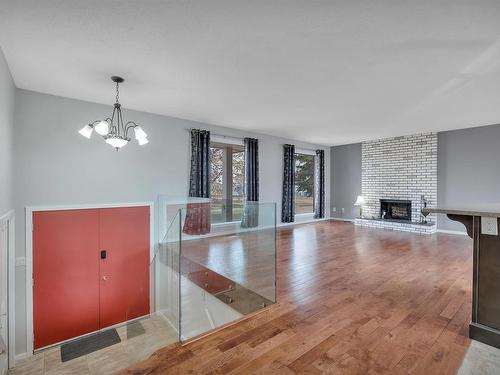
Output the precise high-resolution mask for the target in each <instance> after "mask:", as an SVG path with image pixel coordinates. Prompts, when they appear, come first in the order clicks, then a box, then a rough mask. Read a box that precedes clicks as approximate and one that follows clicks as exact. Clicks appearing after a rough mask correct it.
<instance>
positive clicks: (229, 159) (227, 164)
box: [210, 137, 245, 225]
mask: <svg viewBox="0 0 500 375" xmlns="http://www.w3.org/2000/svg"><path fill="white" fill-rule="evenodd" d="M212 148H219V149H222V150H223V157H222V197H220V198H219V197H218V198H216V199H221V200H222V202H224V205H223V209H222V220H221V223H217V224H227V223H234V222H237V221H234V220H233V216H234V215H233V204H232V203H233V198H234V195H233V182H234V179H233V174H234V171H233V154H234V150H235V149H236V150H237V152H245V146H244V142H243V140H234V139H226V138H222V137H213V138H212V139H211V140H210V149H212ZM229 151H231V152H229ZM210 152H211V154H210V168H212V150H211V151H210ZM244 178H245V177H244V176H243V179H244ZM210 197H211V199H214V197H213V196H212V187H210ZM217 224H216V225H217Z"/></svg>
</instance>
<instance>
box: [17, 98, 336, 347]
mask: <svg viewBox="0 0 500 375" xmlns="http://www.w3.org/2000/svg"><path fill="white" fill-rule="evenodd" d="M110 104H111V103H110ZM123 104H124V106H125V107H126V104H127V103H126V95H125V96H124V97H123ZM111 108H112V107H111V106H104V105H100V104H94V103H89V102H83V101H78V100H72V99H67V98H61V97H57V96H51V95H45V94H39V93H34V92H30V91H24V90H17V91H16V111H15V124H16V127H15V135H14V145H15V148H14V150H15V153H14V161H15V175H14V176H15V178H14V187H15V194H14V198H15V208H16V210H17V217H16V219H17V222H16V223H17V225H16V232H17V234H16V247H17V257H24V256H25V217H24V208H25V207H26V206H40V205H65V204H84V203H113V202H130V201H146V200H147V201H150V200H156V199H157V196H158V194H167V195H178V196H186V195H187V191H188V174H189V132H188V129H190V128H203V129H208V130H212V131H213V132H214V133H216V134H221V135H227V136H234V137H240V138H242V137H244V136H251V137H255V138H258V139H259V142H260V143H259V149H260V199H261V201H262V202H276V203H279V202H280V201H281V184H282V158H283V152H282V145H283V144H284V143H294V144H295V145H297V147H299V148H307V149H318V148H321V149H323V150H325V151H326V152H325V169H326V181H325V184H326V186H327V187H328V186H329V184H330V173H329V172H330V157H329V152H328V150H329V147H324V146H323V147H321V146H319V145H311V144H306V143H302V142H295V141H291V140H287V139H282V138H277V137H271V136H266V135H261V134H255V133H249V132H243V131H238V130H234V129H228V128H222V127H217V126H211V125H207V124H201V123H195V122H192V121H186V120H180V119H175V118H170V117H165V116H159V115H153V114H148V113H144V112H136V111H125V112H124V116H125V118H126V119H127V120H134V121H136V122H138V123H140V124H142V125H143V126H144V129H145V130H146V131H147V133H148V135H149V139H150V143H149V144H148V145H146V146H143V147H139V146H138V145H137V144H136V143H135V142H131V144H129V145H127V146H126V147H124V148H123V149H122V150H120V151H119V152H116V151H114V150H113V149H112V148H111V146H109V145H107V144H105V143H104V140H103V139H102V138H100V137H96V136H95V135H94V136H93V138H92V139H91V140H88V139H85V138H83V137H81V136H80V135H79V134H78V133H77V131H78V130H79V129H80V128H81V127H82V126H83V125H85V124H86V123H88V122H89V121H92V120H95V119H99V118H103V117H107V116H109V115H110V110H111ZM329 204H330V197H329V190H328V188H327V197H326V206H327V207H329ZM279 208H280V205H278V211H279ZM278 215H279V212H278ZM326 215H327V216H329V212H327V213H326ZM17 271H18V272H17V273H16V280H17V285H16V297H17V301H19V304H18V305H17V314H16V315H17V321H16V323H17V324H16V325H17V326H16V352H17V353H18V354H19V353H23V352H25V351H26V327H25V321H26V319H25V310H26V306H25V280H24V278H25V268H24V266H23V267H18V268H17Z"/></svg>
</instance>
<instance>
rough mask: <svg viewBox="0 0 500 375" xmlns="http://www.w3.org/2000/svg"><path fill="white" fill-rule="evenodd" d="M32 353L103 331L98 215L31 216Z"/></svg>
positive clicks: (76, 212)
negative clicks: (33, 341) (99, 330)
mask: <svg viewBox="0 0 500 375" xmlns="http://www.w3.org/2000/svg"><path fill="white" fill-rule="evenodd" d="M33 280H34V286H33V329H34V339H35V343H34V348H35V349H38V348H42V347H44V346H47V345H50V344H54V343H57V342H59V341H63V340H66V339H70V338H73V337H76V336H80V335H83V334H85V333H88V332H92V331H96V330H98V329H99V210H64V211H44V212H35V213H33Z"/></svg>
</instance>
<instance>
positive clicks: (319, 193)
mask: <svg viewBox="0 0 500 375" xmlns="http://www.w3.org/2000/svg"><path fill="white" fill-rule="evenodd" d="M324 217H325V151H324V150H316V157H315V158H314V218H315V219H321V218H324Z"/></svg>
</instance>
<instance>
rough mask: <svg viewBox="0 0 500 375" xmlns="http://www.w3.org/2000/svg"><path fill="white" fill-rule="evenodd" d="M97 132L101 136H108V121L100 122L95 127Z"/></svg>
mask: <svg viewBox="0 0 500 375" xmlns="http://www.w3.org/2000/svg"><path fill="white" fill-rule="evenodd" d="M95 132H96V133H97V134H99V135H103V136H104V135H108V133H109V123H108V122H107V121H104V120H103V121H99V122H98V123H97V125H96V126H95Z"/></svg>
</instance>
